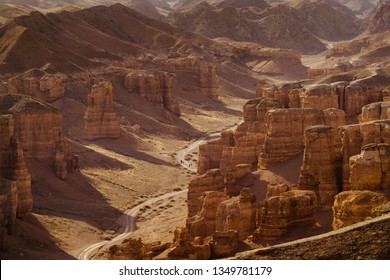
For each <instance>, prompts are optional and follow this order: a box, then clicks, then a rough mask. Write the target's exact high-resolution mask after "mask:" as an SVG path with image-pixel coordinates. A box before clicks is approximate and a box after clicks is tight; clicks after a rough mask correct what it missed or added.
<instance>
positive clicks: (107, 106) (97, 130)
mask: <svg viewBox="0 0 390 280" xmlns="http://www.w3.org/2000/svg"><path fill="white" fill-rule="evenodd" d="M84 120H85V123H84V138H85V139H87V140H96V139H101V138H118V137H119V136H120V123H119V119H118V117H117V115H116V113H115V112H114V110H113V105H112V85H111V83H109V82H101V83H99V84H97V85H94V86H93V87H92V90H91V93H90V94H89V95H88V107H87V110H86V111H85V115H84Z"/></svg>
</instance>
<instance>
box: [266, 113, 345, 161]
mask: <svg viewBox="0 0 390 280" xmlns="http://www.w3.org/2000/svg"><path fill="white" fill-rule="evenodd" d="M343 124H344V112H343V111H341V110H338V109H326V110H324V111H322V110H316V109H298V108H296V109H272V110H269V111H268V112H267V115H266V128H267V133H266V135H265V140H264V145H263V146H262V149H261V151H260V154H259V166H260V167H261V168H264V167H266V166H267V164H268V163H273V162H281V161H285V160H288V159H290V158H292V157H294V156H296V155H298V154H300V153H301V152H303V150H304V141H303V135H304V131H305V129H306V128H307V127H309V126H313V125H332V126H335V127H338V126H340V125H343Z"/></svg>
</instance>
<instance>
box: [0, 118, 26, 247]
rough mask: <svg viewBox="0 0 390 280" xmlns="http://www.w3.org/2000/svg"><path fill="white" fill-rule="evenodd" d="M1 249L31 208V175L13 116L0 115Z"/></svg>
mask: <svg viewBox="0 0 390 280" xmlns="http://www.w3.org/2000/svg"><path fill="white" fill-rule="evenodd" d="M0 167H1V168H0V251H1V250H5V249H6V248H7V246H8V244H7V234H13V232H14V228H15V223H16V218H25V217H26V216H27V215H28V213H29V212H31V210H32V205H33V199H32V193H31V178H30V174H29V172H28V170H27V167H26V164H25V162H24V157H23V151H22V147H21V144H20V142H18V141H17V140H16V138H15V137H14V119H13V116H12V115H10V114H8V115H0Z"/></svg>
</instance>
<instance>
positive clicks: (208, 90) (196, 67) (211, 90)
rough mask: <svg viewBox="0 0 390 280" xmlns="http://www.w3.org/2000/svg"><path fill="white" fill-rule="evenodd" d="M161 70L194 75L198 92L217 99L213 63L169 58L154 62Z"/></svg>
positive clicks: (193, 59)
mask: <svg viewBox="0 0 390 280" xmlns="http://www.w3.org/2000/svg"><path fill="white" fill-rule="evenodd" d="M155 62H156V63H157V64H159V65H160V66H161V67H162V68H164V69H165V70H166V71H169V72H175V73H187V74H188V73H190V74H193V75H195V77H196V79H197V81H198V83H199V89H200V91H201V92H202V93H203V94H204V95H206V96H208V97H210V98H217V97H218V91H219V85H218V77H217V73H216V65H215V64H214V63H209V62H204V61H203V59H202V58H197V57H192V56H191V57H186V58H170V59H168V60H163V61H155Z"/></svg>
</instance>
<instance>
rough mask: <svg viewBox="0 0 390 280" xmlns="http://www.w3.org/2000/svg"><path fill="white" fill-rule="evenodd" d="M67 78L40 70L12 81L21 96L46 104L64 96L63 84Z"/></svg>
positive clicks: (24, 74)
mask: <svg viewBox="0 0 390 280" xmlns="http://www.w3.org/2000/svg"><path fill="white" fill-rule="evenodd" d="M65 80H66V76H65V75H63V74H60V73H55V74H49V73H46V72H44V71H42V70H39V69H32V70H29V71H27V72H25V73H23V74H21V75H18V76H16V77H14V78H12V79H11V83H12V84H13V85H14V86H15V87H16V90H17V92H18V93H19V94H25V95H30V96H32V97H35V98H38V99H40V100H43V101H46V102H53V101H55V100H57V99H59V98H61V97H63V96H64V93H65V88H64V86H63V82H64V81H65Z"/></svg>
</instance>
